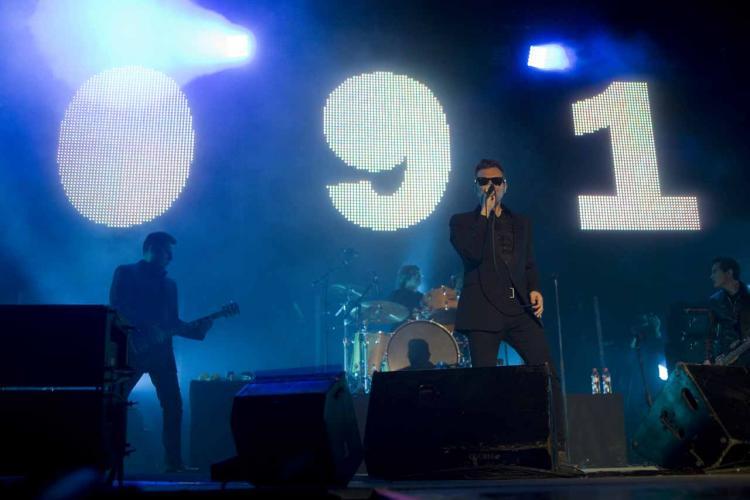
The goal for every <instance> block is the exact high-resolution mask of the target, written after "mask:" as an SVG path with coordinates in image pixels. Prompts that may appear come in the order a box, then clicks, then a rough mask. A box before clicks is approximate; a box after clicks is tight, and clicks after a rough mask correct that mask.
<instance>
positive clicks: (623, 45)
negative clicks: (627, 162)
mask: <svg viewBox="0 0 750 500" xmlns="http://www.w3.org/2000/svg"><path fill="white" fill-rule="evenodd" d="M198 3H200V4H201V5H203V6H205V7H207V8H211V9H213V10H215V11H217V12H219V13H221V14H222V15H224V16H226V17H227V18H228V19H229V20H230V21H231V22H233V23H235V24H239V25H243V26H246V27H248V28H249V29H251V30H252V31H253V32H254V33H255V36H256V37H257V40H258V51H257V55H256V57H255V59H254V60H253V61H251V62H250V63H249V64H247V65H246V66H243V67H241V68H238V69H232V70H228V71H224V72H221V73H216V74H213V75H207V76H203V77H201V78H198V79H196V80H194V81H192V82H190V83H188V84H186V85H185V86H184V87H183V90H184V92H185V94H186V95H187V98H188V100H189V102H190V106H191V110H192V113H193V119H194V128H195V131H196V148H195V151H196V157H195V161H194V163H193V165H192V169H191V174H190V178H189V180H188V184H187V186H186V188H185V189H184V191H183V192H182V195H181V196H180V198H179V199H178V200H177V201H176V202H175V204H174V205H173V207H172V208H171V209H170V210H169V211H168V212H167V213H165V214H164V215H163V216H161V217H158V218H157V219H156V220H154V221H152V222H150V223H147V224H143V225H140V226H136V227H132V228H129V229H112V228H107V227H104V226H101V225H97V224H95V223H93V222H91V221H89V220H87V219H85V218H83V217H82V216H80V215H79V214H78V213H77V212H76V210H75V209H74V208H73V206H72V205H71V204H70V203H69V202H68V200H67V198H66V196H65V194H64V192H63V190H62V187H61V184H60V180H59V175H58V172H57V168H58V167H57V164H56V160H55V157H56V150H57V136H58V132H59V125H60V122H61V120H62V117H63V113H64V111H65V108H66V106H67V105H68V103H69V101H70V98H71V97H72V95H73V93H74V91H75V89H72V88H69V87H67V86H66V85H65V84H63V83H62V82H60V81H59V80H56V79H55V77H54V76H53V75H52V73H51V72H50V70H49V69H48V66H47V64H46V62H45V61H44V59H43V58H42V57H41V55H40V54H39V52H38V51H37V50H36V49H35V46H34V42H33V40H32V38H31V36H30V34H29V32H28V30H27V29H26V27H25V25H24V23H23V19H24V18H25V17H26V16H28V15H29V14H30V13H31V12H32V11H33V8H34V3H33V2H10V3H7V4H6V3H4V4H3V6H2V7H0V14H2V17H0V28H1V33H0V37H1V38H0V50H2V57H1V58H0V214H1V217H0V302H8V303H16V302H19V303H37V302H52V303H103V302H106V301H107V297H108V288H109V284H110V280H111V276H112V271H113V269H114V268H115V266H117V265H118V264H120V263H123V262H130V261H135V260H137V259H138V258H139V257H140V245H141V242H142V240H143V238H144V236H145V235H146V234H147V233H149V232H151V231H155V230H166V231H168V232H170V233H172V234H173V235H175V236H176V238H177V240H178V245H177V247H176V248H175V261H174V263H173V265H172V266H171V268H170V274H171V275H172V276H173V277H174V278H175V279H176V280H177V282H178V284H179V287H180V303H181V309H182V315H183V317H184V318H185V319H190V318H193V317H196V316H198V315H201V314H203V313H206V312H209V311H210V310H212V309H213V308H214V307H216V306H219V305H221V304H222V303H224V302H226V301H227V300H230V299H234V300H236V301H238V302H239V303H240V305H241V308H242V315H241V316H240V317H239V318H236V319H232V320H226V321H222V322H220V323H217V324H216V326H215V328H214V330H213V331H212V332H211V335H210V336H209V337H208V339H207V340H206V341H205V342H203V343H202V344H199V343H194V342H190V341H184V342H183V341H181V340H178V341H177V347H176V349H177V358H178V366H179V368H180V374H181V379H182V380H183V383H185V382H186V381H187V380H189V379H191V378H194V377H196V376H198V375H199V374H200V373H203V372H210V373H213V372H219V373H223V372H226V371H227V370H235V371H238V370H246V369H251V370H256V369H261V368H275V367H292V366H303V365H311V364H315V363H319V362H322V361H324V356H325V353H324V352H323V351H321V350H320V349H317V350H316V341H315V330H316V328H315V302H316V300H317V292H318V289H316V288H314V287H313V286H311V282H312V281H313V280H314V279H315V278H316V277H318V276H320V275H322V274H323V273H324V272H325V271H326V270H327V269H328V268H329V267H331V266H334V265H336V264H337V263H338V262H339V260H340V254H341V250H342V249H343V248H347V247H351V248H354V249H356V250H357V251H358V252H359V257H358V258H357V259H356V260H355V261H354V262H353V263H352V265H351V266H350V267H349V269H347V270H344V271H340V272H338V273H337V274H335V275H333V276H332V281H333V282H352V283H362V284H366V282H367V280H368V278H369V276H370V274H371V273H372V272H375V273H377V274H378V275H379V276H380V277H381V284H382V288H383V290H382V292H383V293H386V292H387V291H388V289H390V288H391V286H392V282H393V281H394V280H395V273H396V271H397V269H398V267H399V266H400V265H401V264H403V263H407V262H408V263H414V264H417V265H419V266H420V267H422V269H423V273H424V274H425V288H431V287H432V286H437V285H439V284H441V283H446V282H447V281H448V278H449V276H450V275H451V274H454V273H456V272H459V271H460V267H459V265H460V262H459V260H458V258H457V256H456V255H455V253H454V251H453V249H452V247H451V246H450V244H449V242H448V224H447V223H448V219H449V217H450V215H451V214H452V213H455V212H459V211H465V210H469V209H471V208H473V202H474V198H473V195H472V178H473V166H474V164H475V163H476V162H477V161H478V160H479V159H480V158H484V157H489V158H496V159H498V160H500V161H501V162H502V163H503V165H505V167H506V170H507V175H508V178H509V179H510V190H509V193H508V195H507V197H506V200H505V201H506V203H507V204H508V205H509V206H510V207H512V208H513V209H515V210H516V211H519V212H522V213H525V214H527V215H529V216H530V217H531V218H532V220H533V222H534V232H535V237H536V241H535V243H536V255H537V260H538V263H539V266H540V269H541V275H542V277H543V280H542V286H543V290H542V291H543V293H544V294H545V297H546V314H545V319H546V326H547V333H548V336H549V338H550V342H551V343H552V345H553V349H554V351H555V356H556V358H555V359H557V355H558V354H557V337H556V332H557V322H556V321H555V312H556V308H555V304H554V301H553V297H554V294H553V286H552V278H551V277H552V275H553V273H558V274H559V283H560V300H561V305H560V313H561V317H562V327H563V337H564V352H565V357H566V365H567V383H568V390H569V391H570V392H585V391H587V390H589V375H590V372H591V369H592V367H595V366H599V364H600V363H599V360H598V354H597V353H598V350H597V344H596V332H595V323H594V311H593V298H594V296H598V297H599V301H600V305H601V316H602V327H603V336H604V341H605V356H606V358H607V363H608V364H609V368H610V370H611V371H612V373H613V382H614V387H615V390H616V391H619V392H623V393H624V394H625V396H626V399H628V398H640V397H641V396H640V394H639V392H638V391H639V389H638V388H635V389H633V383H632V377H633V375H634V373H633V370H634V367H635V365H634V361H633V357H632V352H631V351H630V349H629V347H628V343H629V340H630V326H631V324H632V323H633V321H634V318H635V316H636V315H637V314H640V313H644V312H654V313H657V314H659V315H661V316H662V317H663V316H664V314H665V313H666V311H667V309H668V306H669V305H670V304H672V303H674V302H678V301H683V300H684V301H701V300H704V299H705V298H706V297H707V296H708V295H709V294H710V293H711V284H710V281H709V279H708V274H709V270H710V261H711V259H712V258H713V257H714V256H716V255H719V254H722V255H730V256H734V257H736V258H737V259H738V260H739V261H740V263H741V264H746V265H750V251H748V250H747V247H748V240H749V239H750V238H749V237H748V233H747V230H748V227H749V225H748V215H749V214H748V208H749V207H748V203H747V197H746V186H747V180H748V173H747V161H748V158H750V154H749V153H750V151H749V150H748V141H747V132H746V130H747V128H746V127H747V111H748V106H747V104H748V87H747V80H746V79H745V68H744V66H745V65H746V50H747V48H748V47H747V43H746V42H745V41H744V37H745V35H746V33H745V32H744V31H742V29H744V28H742V27H741V25H740V19H741V16H740V15H739V12H738V11H735V10H733V9H734V8H730V7H721V8H714V7H712V8H710V9H709V8H707V7H703V8H697V7H690V6H688V5H686V4H684V3H679V4H677V3H674V4H672V3H669V4H662V3H657V2H651V3H638V2H629V3H627V4H621V5H609V4H610V2H607V3H606V4H607V5H606V6H602V5H598V6H590V7H581V6H580V4H579V6H578V7H571V6H561V5H558V6H554V7H552V6H546V5H545V4H544V3H537V4H534V5H533V6H519V5H517V2H513V3H511V4H509V5H504V4H503V3H502V2H467V1H462V2H435V1H378V2H360V1H354V2H352V1H325V2H312V1H310V2H276V1H258V2H245V1H239V0H235V1H231V0H221V1H220V0H209V1H202V2H198ZM600 4H604V3H603V2H602V3H600ZM550 40H551V41H557V40H562V41H567V42H569V43H570V44H572V45H573V46H574V47H576V48H577V49H578V53H579V66H578V67H577V69H576V70H575V71H573V72H571V73H569V74H564V75H562V74H554V75H551V74H540V73H538V72H533V71H531V70H530V69H529V68H527V67H526V65H525V62H526V57H527V54H528V46H529V44H531V43H539V42H546V41H550ZM372 71H391V72H394V73H397V74H406V75H408V76H410V77H411V78H413V79H416V80H417V81H419V82H421V83H423V84H425V85H426V86H428V87H429V88H430V89H431V90H432V91H433V93H434V95H435V96H436V97H437V99H438V100H439V101H440V102H441V104H442V106H443V108H444V111H445V114H446V116H447V120H448V123H449V126H450V130H451V156H452V172H451V180H450V183H449V185H448V188H447V192H446V194H445V196H444V198H443V200H442V201H441V202H440V204H439V205H438V207H437V209H436V210H435V211H434V213H433V214H432V215H431V216H430V217H429V218H428V219H427V220H425V221H423V222H422V223H420V224H418V225H416V226H414V227H412V228H409V229H407V230H402V231H398V232H394V233H378V232H373V231H370V230H368V229H362V228H359V227H356V226H355V225H353V224H352V223H349V222H348V221H346V220H345V219H344V218H343V217H342V216H341V215H340V214H339V213H338V212H337V211H336V210H335V209H334V207H333V205H332V203H331V202H330V200H329V198H328V195H327V192H326V189H325V186H326V185H327V184H330V183H333V182H337V181H340V180H341V179H345V178H352V177H353V176H355V173H354V172H353V171H352V169H350V168H349V167H346V166H345V165H344V164H343V163H342V162H341V161H340V160H339V159H338V158H337V157H336V156H335V154H334V153H333V152H332V151H331V150H330V149H329V148H328V146H327V144H326V142H325V139H324V136H323V130H322V110H323V106H324V104H325V100H326V97H327V96H328V94H329V93H330V92H331V91H333V90H334V89H335V88H336V87H337V86H338V85H339V84H341V83H342V82H343V81H344V80H345V79H347V78H348V77H350V76H354V75H358V74H361V73H367V72H372ZM615 80H622V81H645V82H648V85H649V95H650V99H651V107H652V113H653V126H654V134H655V139H656V149H657V157H658V160H659V173H660V177H661V186H662V192H663V194H664V195H681V194H683V195H695V196H697V197H698V199H699V207H700V213H701V218H702V221H701V222H702V225H703V229H702V230H701V231H699V232H584V231H581V230H580V229H579V225H578V224H579V222H578V212H577V196H578V195H579V194H598V193H613V192H614V182H613V175H612V172H613V167H612V158H611V150H610V145H609V134H608V132H607V131H600V132H598V133H596V134H590V135H586V136H583V137H576V136H575V135H574V133H573V124H572V113H571V104H572V103H573V102H575V101H577V100H580V99H583V98H587V97H592V96H594V95H596V94H599V93H600V92H602V91H603V90H604V89H605V88H606V87H607V85H609V83H611V82H612V81H615ZM356 175H359V174H356ZM379 175H381V176H383V177H384V178H380V179H378V180H376V182H380V183H382V184H383V185H386V186H387V185H388V183H389V182H390V183H392V185H394V186H395V185H397V184H398V178H395V179H394V178H390V179H389V178H387V176H388V175H391V176H394V175H396V176H397V175H398V172H395V173H387V174H379ZM337 335H338V333H335V334H333V335H332V336H331V337H330V338H329V348H328V361H336V360H338V359H339V357H340V349H339V346H340V338H338V337H337ZM648 369H649V370H653V373H654V374H655V370H656V367H649V368H648Z"/></svg>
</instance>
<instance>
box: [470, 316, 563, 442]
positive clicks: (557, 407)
mask: <svg viewBox="0 0 750 500" xmlns="http://www.w3.org/2000/svg"><path fill="white" fill-rule="evenodd" d="M462 333H464V334H465V335H466V337H467V338H468V340H469V350H470V353H471V365H472V366H474V367H482V366H496V365H497V351H498V349H499V348H500V343H501V342H502V341H505V342H507V343H508V344H510V346H511V347H513V349H515V350H516V351H517V352H518V354H519V355H520V356H521V358H523V360H524V362H525V363H526V364H527V365H543V364H547V365H549V367H550V372H551V386H552V412H553V414H554V420H555V432H556V434H557V443H558V446H559V449H561V450H564V449H565V422H564V421H563V401H562V390H561V389H560V377H559V376H558V375H557V371H556V370H555V366H554V363H552V357H551V355H550V351H549V344H548V343H547V338H546V337H545V335H544V329H542V327H541V325H540V324H539V323H537V322H536V321H535V320H534V318H532V317H531V315H530V314H527V313H524V314H521V315H519V316H508V317H507V318H506V320H505V323H504V324H502V325H500V329H499V330H497V331H491V332H490V331H464V332H462Z"/></svg>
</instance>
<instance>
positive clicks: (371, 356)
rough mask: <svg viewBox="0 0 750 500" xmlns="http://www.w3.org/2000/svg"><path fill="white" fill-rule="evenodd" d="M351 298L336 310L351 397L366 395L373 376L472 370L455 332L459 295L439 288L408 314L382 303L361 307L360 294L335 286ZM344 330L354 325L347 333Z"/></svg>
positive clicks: (370, 302) (463, 344)
mask: <svg viewBox="0 0 750 500" xmlns="http://www.w3.org/2000/svg"><path fill="white" fill-rule="evenodd" d="M333 287H336V288H337V289H341V290H342V291H344V290H345V291H344V295H346V296H347V297H349V298H354V300H352V301H347V303H346V304H345V305H343V306H342V307H341V309H339V311H338V313H337V315H341V314H345V315H346V318H345V320H344V325H345V328H344V341H343V343H344V366H345V367H346V372H347V376H348V379H349V383H350V388H351V390H352V392H364V393H369V392H370V387H371V383H372V376H373V373H374V372H376V371H395V370H404V369H430V368H450V367H464V366H470V363H471V362H470V359H469V352H468V344H467V342H466V339H465V337H464V336H463V335H461V334H460V333H457V332H454V328H453V325H454V323H455V317H456V308H457V306H458V300H459V295H458V293H457V291H456V290H455V289H453V288H449V287H447V286H440V287H438V288H434V289H432V290H430V291H429V292H427V293H426V294H425V295H424V296H423V299H422V307H421V308H419V309H418V310H416V311H409V310H408V309H407V308H406V307H404V306H403V305H401V304H398V303H395V302H389V301H386V300H368V301H363V300H361V299H362V298H363V295H365V294H363V293H362V292H363V290H362V289H357V287H347V286H345V285H333ZM348 325H354V326H355V328H354V330H355V331H354V332H353V333H351V334H350V333H349V331H348V330H349V328H348Z"/></svg>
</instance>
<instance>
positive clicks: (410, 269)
mask: <svg viewBox="0 0 750 500" xmlns="http://www.w3.org/2000/svg"><path fill="white" fill-rule="evenodd" d="M420 274H421V273H420V271H419V267H417V266H415V265H414V264H406V265H405V266H401V269H399V270H398V276H396V288H404V286H406V282H407V281H409V280H410V279H412V278H413V277H414V276H419V275H420Z"/></svg>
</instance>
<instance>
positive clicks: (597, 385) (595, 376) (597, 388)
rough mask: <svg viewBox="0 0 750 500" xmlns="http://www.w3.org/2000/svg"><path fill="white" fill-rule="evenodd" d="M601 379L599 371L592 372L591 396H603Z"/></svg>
mask: <svg viewBox="0 0 750 500" xmlns="http://www.w3.org/2000/svg"><path fill="white" fill-rule="evenodd" d="M601 393H602V389H601V379H600V378H599V370H597V369H596V368H594V369H593V370H591V394H601Z"/></svg>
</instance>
